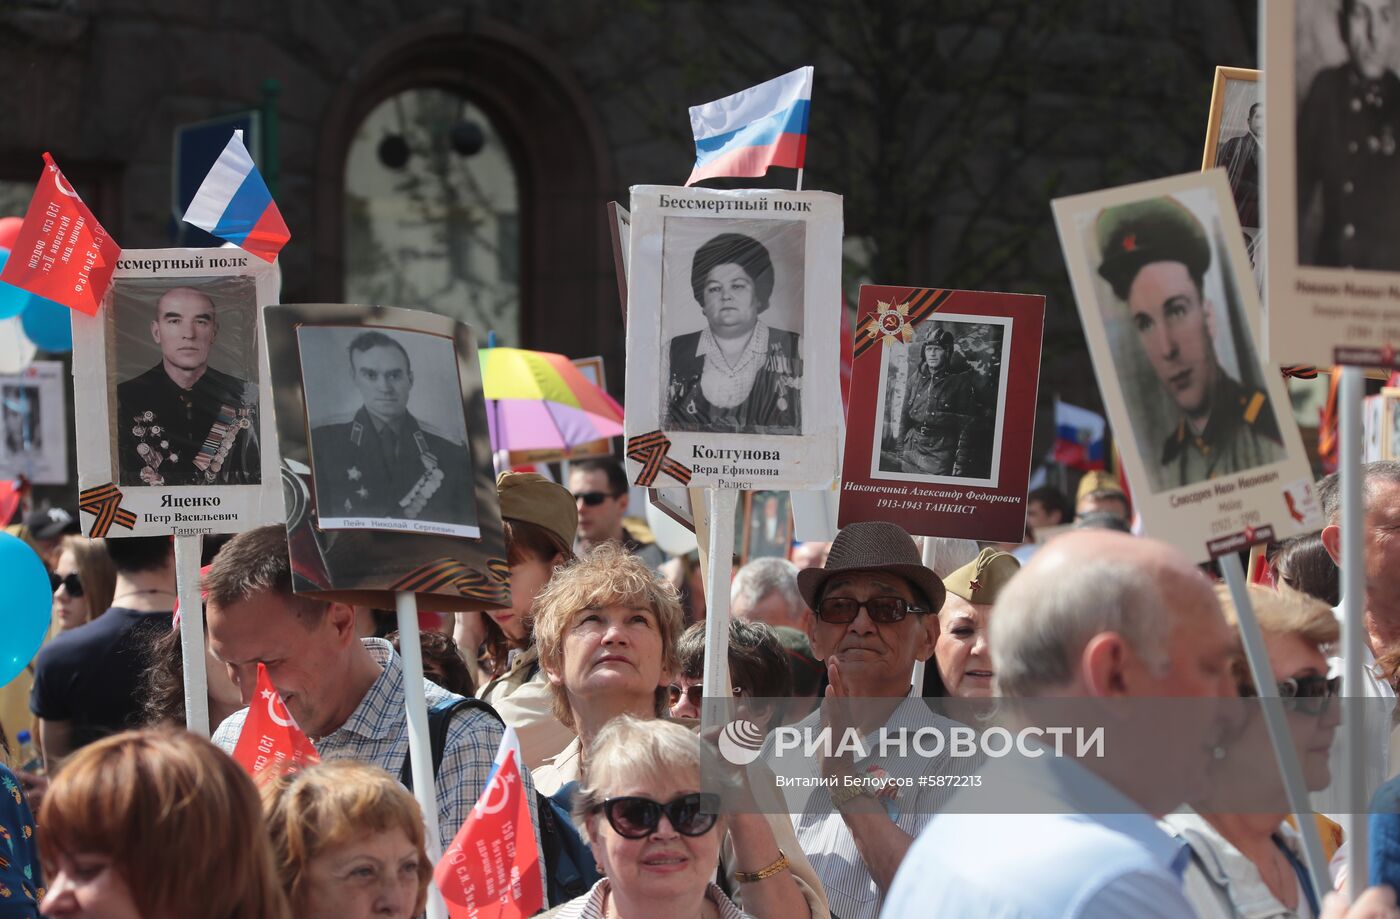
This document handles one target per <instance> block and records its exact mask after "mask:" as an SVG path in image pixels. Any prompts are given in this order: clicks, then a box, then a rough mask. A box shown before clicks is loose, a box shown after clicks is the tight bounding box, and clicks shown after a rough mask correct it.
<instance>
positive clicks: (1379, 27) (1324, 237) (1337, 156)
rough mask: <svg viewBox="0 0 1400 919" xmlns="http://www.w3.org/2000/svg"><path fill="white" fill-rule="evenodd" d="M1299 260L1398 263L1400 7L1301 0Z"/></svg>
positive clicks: (1384, 2)
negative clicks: (1399, 66) (1399, 67)
mask: <svg viewBox="0 0 1400 919" xmlns="http://www.w3.org/2000/svg"><path fill="white" fill-rule="evenodd" d="M1294 15H1295V17H1296V18H1295V20H1294V50H1295V55H1296V63H1295V73H1294V78H1295V84H1296V86H1295V89H1296V92H1297V127H1296V131H1295V137H1296V149H1297V163H1296V170H1297V186H1298V198H1297V206H1298V264H1299V265H1305V266H1312V267H1333V268H1362V269H1370V270H1378V271H1397V270H1400V246H1397V245H1396V239H1397V238H1400V77H1397V76H1396V66H1397V37H1398V36H1397V33H1400V20H1398V19H1397V17H1400V11H1397V10H1396V8H1395V2H1394V0H1328V2H1313V3H1299V4H1297V6H1296V8H1295V12H1294Z"/></svg>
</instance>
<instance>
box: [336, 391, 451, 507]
mask: <svg viewBox="0 0 1400 919" xmlns="http://www.w3.org/2000/svg"><path fill="white" fill-rule="evenodd" d="M311 453H312V459H313V464H314V466H315V479H314V483H315V487H316V509H317V515H318V516H320V517H387V518H392V519H399V520H427V521H433V522H437V523H454V524H463V525H469V526H474V525H476V520H475V519H472V518H473V517H474V515H473V513H472V508H473V505H472V501H471V497H470V493H469V491H468V489H469V488H470V487H471V461H470V459H469V457H468V454H467V448H466V447H465V446H463V445H461V444H457V443H453V442H452V441H450V440H448V439H447V438H445V437H441V436H439V435H437V434H434V433H432V432H431V431H428V430H425V429H424V428H423V427H422V425H420V424H419V423H418V419H416V418H414V417H413V415H412V413H405V414H404V416H403V418H401V419H400V420H399V424H398V429H397V431H396V432H393V433H391V432H385V433H383V434H381V432H380V430H379V426H378V425H377V424H376V423H375V421H374V420H373V419H372V418H371V417H370V414H369V412H368V411H367V410H366V409H364V408H363V407H361V408H360V410H359V411H358V412H356V413H355V417H354V418H353V419H351V420H350V421H347V422H345V423H343V424H329V425H322V426H321V427H318V428H316V429H315V430H313V431H312V432H311Z"/></svg>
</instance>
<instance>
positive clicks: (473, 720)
mask: <svg viewBox="0 0 1400 919" xmlns="http://www.w3.org/2000/svg"><path fill="white" fill-rule="evenodd" d="M361 642H362V643H363V644H364V646H365V649H366V650H368V651H369V653H370V656H372V657H373V658H374V660H375V662H376V663H378V664H379V666H380V667H382V668H383V672H381V673H380V674H379V678H378V679H376V680H375V681H374V683H373V684H372V685H371V686H370V688H369V691H368V692H367V693H365V696H364V698H363V699H361V700H360V704H359V705H357V706H356V707H355V710H354V711H353V712H351V713H350V717H349V718H347V719H345V723H344V724H342V725H341V726H340V727H338V728H336V729H335V730H334V731H332V732H331V733H329V734H327V735H326V736H325V737H322V738H320V739H319V740H316V741H313V744H314V745H315V747H316V752H317V753H318V754H320V756H321V759H323V760H327V761H329V760H337V759H352V760H356V761H358V762H362V763H369V764H371V765H375V766H378V767H379V768H381V769H383V770H384V771H386V772H388V773H389V774H390V775H392V776H394V777H395V778H398V776H399V773H400V770H402V769H403V764H404V759H405V757H407V756H408V719H407V717H406V716H405V714H404V712H405V704H404V678H403V665H402V664H401V663H400V661H399V656H398V655H397V654H395V653H394V648H393V646H392V645H390V644H389V643H388V642H387V641H385V640H383V639H382V638H363V639H361ZM423 695H424V696H425V697H427V701H428V708H430V709H431V708H434V707H436V706H438V705H440V704H442V703H445V702H451V701H453V700H456V699H460V698H461V696H458V695H456V694H454V693H450V692H448V691H447V690H445V689H443V688H442V687H441V686H438V685H437V684H436V683H432V682H429V681H428V680H424V681H423ZM247 715H248V710H247V709H246V708H245V709H241V710H240V711H237V712H234V713H233V714H232V715H229V716H228V717H227V718H225V719H224V722H223V724H221V725H219V729H218V730H217V731H215V732H214V738H213V739H214V743H215V745H217V746H218V747H220V748H221V749H223V750H224V751H226V752H228V753H232V752H233V748H234V746H235V745H236V744H237V743H238V735H239V732H241V731H242V730H243V720H244V719H245V718H246V717H247ZM501 735H502V728H501V725H500V723H499V722H498V721H496V719H495V718H492V717H491V716H490V715H489V714H487V713H486V712H483V711H480V710H477V709H471V708H468V709H465V710H462V711H458V712H457V713H456V714H455V715H454V716H453V718H452V723H451V724H450V725H449V726H448V729H447V746H446V749H445V750H444V751H443V755H442V766H441V768H439V769H438V774H437V799H438V835H439V836H440V841H441V844H442V847H443V849H446V848H447V845H448V844H449V843H450V842H451V841H452V837H454V836H456V835H457V830H459V829H460V828H461V826H462V823H463V822H464V821H465V820H466V819H467V814H468V813H469V812H470V811H471V809H472V806H473V805H474V804H476V801H477V799H478V798H479V797H481V791H482V789H483V788H485V787H486V779H487V777H488V776H489V775H490V773H491V762H492V760H493V759H495V756H496V748H497V747H499V746H500V744H501ZM520 773H521V776H522V777H523V778H524V780H525V792H526V796H527V798H528V800H529V802H530V822H531V823H532V824H533V825H534V830H535V838H536V839H537V840H538V839H539V815H538V814H537V813H536V810H535V786H534V783H533V781H532V780H531V778H530V773H529V771H528V770H526V769H524V768H522V769H521V770H520ZM540 865H541V866H543V865H544V859H543V857H541V859H540ZM541 871H542V872H543V867H541Z"/></svg>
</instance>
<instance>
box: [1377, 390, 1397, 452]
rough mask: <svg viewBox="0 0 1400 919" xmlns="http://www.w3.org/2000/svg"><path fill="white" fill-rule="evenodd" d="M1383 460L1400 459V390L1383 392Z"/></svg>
mask: <svg viewBox="0 0 1400 919" xmlns="http://www.w3.org/2000/svg"><path fill="white" fill-rule="evenodd" d="M1381 403H1382V408H1381V425H1382V433H1381V459H1386V460H1397V459H1400V389H1396V388H1394V387H1390V386H1387V387H1386V388H1385V389H1382V390H1381Z"/></svg>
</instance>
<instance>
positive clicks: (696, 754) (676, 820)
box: [547, 715, 747, 919]
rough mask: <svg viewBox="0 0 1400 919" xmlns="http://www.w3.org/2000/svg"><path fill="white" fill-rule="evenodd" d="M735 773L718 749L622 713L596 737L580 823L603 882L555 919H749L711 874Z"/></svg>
mask: <svg viewBox="0 0 1400 919" xmlns="http://www.w3.org/2000/svg"><path fill="white" fill-rule="evenodd" d="M702 776H704V778H705V779H706V781H707V782H708V783H713V782H714V781H716V780H718V779H721V777H725V776H727V772H726V770H725V769H724V768H723V767H722V766H721V764H720V763H719V760H718V758H717V757H716V756H715V755H714V753H713V751H712V749H711V747H710V746H709V745H708V744H706V743H705V742H704V741H703V740H701V739H700V738H699V737H698V736H696V735H695V734H694V733H692V732H691V731H689V730H686V729H685V728H683V727H681V726H680V725H679V724H676V723H674V722H669V721H662V720H658V719H655V718H651V719H641V718H634V717H633V716H631V715H619V716H618V717H617V718H614V719H613V720H612V721H610V722H608V724H607V725H606V726H605V727H604V728H603V729H602V730H601V731H599V732H598V736H597V737H595V738H594V739H593V745H592V748H591V753H590V757H589V760H588V764H587V766H585V767H584V775H583V783H582V784H581V786H580V787H579V789H578V791H577V792H576V793H575V794H574V801H573V812H574V820H575V822H576V823H577V824H578V827H579V830H580V832H581V833H582V834H583V836H584V838H585V839H587V840H588V843H589V845H590V846H592V848H593V854H594V857H595V858H596V859H597V860H598V866H599V867H600V868H601V869H602V871H603V875H604V877H603V878H602V880H600V881H598V882H597V883H596V884H594V885H593V888H592V889H591V890H589V891H588V893H586V894H584V895H583V896H581V897H578V898H577V899H574V900H571V901H569V902H568V903H565V904H564V905H563V906H560V907H558V908H557V909H555V910H554V911H553V912H551V913H548V914H547V915H548V916H549V917H550V919H602V917H604V916H609V917H613V919H650V917H652V916H660V915H667V916H674V917H676V919H690V917H702V916H703V917H717V919H746V917H747V914H746V913H744V912H742V911H741V910H740V909H739V908H738V907H737V906H735V905H734V903H733V901H731V900H730V899H729V898H728V897H727V896H725V895H724V891H722V890H721V889H720V888H719V887H718V886H717V885H716V884H715V883H714V882H713V881H712V880H711V878H713V877H714V875H715V867H716V865H717V864H718V862H719V852H720V841H721V839H722V838H723V836H724V830H725V818H724V816H723V815H722V814H721V809H722V808H721V802H722V800H723V798H722V795H721V792H724V791H730V790H733V786H737V781H736V780H733V779H729V780H728V781H729V782H731V783H732V784H731V785H727V786H725V787H723V788H717V787H709V788H706V789H705V790H702V782H701V777H702Z"/></svg>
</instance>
